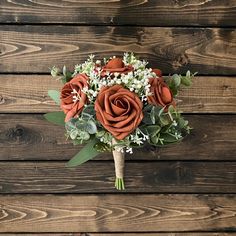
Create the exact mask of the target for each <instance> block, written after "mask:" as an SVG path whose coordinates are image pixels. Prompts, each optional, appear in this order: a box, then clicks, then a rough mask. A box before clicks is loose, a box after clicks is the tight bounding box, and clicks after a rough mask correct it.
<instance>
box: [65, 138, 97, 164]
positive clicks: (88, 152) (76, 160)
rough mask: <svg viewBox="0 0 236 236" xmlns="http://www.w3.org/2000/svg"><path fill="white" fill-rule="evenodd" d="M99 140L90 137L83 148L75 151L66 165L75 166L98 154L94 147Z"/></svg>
mask: <svg viewBox="0 0 236 236" xmlns="http://www.w3.org/2000/svg"><path fill="white" fill-rule="evenodd" d="M98 142H99V140H98V139H96V138H94V139H91V141H90V142H89V143H87V144H86V145H85V146H84V148H83V149H82V150H81V151H80V152H79V153H77V154H76V155H75V156H74V157H73V158H72V159H71V160H70V161H69V162H68V163H67V166H68V167H75V166H78V165H81V164H83V163H84V162H86V161H88V160H91V159H92V158H94V157H95V156H97V155H98V154H99V152H98V151H97V150H96V149H95V147H94V146H95V145H96V144H97V143H98Z"/></svg>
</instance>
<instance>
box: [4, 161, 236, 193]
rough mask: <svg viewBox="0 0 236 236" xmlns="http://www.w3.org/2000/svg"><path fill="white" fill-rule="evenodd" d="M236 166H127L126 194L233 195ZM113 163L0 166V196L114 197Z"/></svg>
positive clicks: (139, 164)
mask: <svg viewBox="0 0 236 236" xmlns="http://www.w3.org/2000/svg"><path fill="white" fill-rule="evenodd" d="M235 176H236V162H176V161H174V162H169V161H164V162H152V163H150V162H134V161H133V162H126V165H125V185H126V191H125V192H126V193H131V192H136V193H137V192H138V193H236V179H235ZM114 182H115V177H114V163H113V161H112V162H110V161H109V162H108V161H104V162H101V161H100V162H94V161H93V162H88V163H85V164H83V165H81V166H79V167H77V168H66V167H65V162H22V161H21V162H14V163H13V162H1V164H0V193H11V194H14V193H112V192H114V193H117V190H116V189H115V188H114Z"/></svg>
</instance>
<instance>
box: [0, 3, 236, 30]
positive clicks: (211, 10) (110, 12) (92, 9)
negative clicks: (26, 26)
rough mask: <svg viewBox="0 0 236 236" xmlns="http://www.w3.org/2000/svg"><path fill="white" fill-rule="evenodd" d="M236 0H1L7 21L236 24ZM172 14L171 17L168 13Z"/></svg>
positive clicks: (0, 14)
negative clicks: (22, 0)
mask: <svg viewBox="0 0 236 236" xmlns="http://www.w3.org/2000/svg"><path fill="white" fill-rule="evenodd" d="M235 12H236V1H235V0H226V1H221V0H214V1H211V0H210V1H209V0H198V1H196V0H190V1H155V0H149V1H145V0H132V1H131V0H130V1H119V0H118V1H109V0H104V1H97V0H90V1H83V0H77V1H68V0H67V1H63V0H60V1H49V0H39V1H30V0H25V1H24V2H23V3H22V2H21V1H19V0H14V1H7V0H2V1H1V8H0V21H1V22H5V23H63V24H65V23H75V24H110V25H157V26H161V25H170V26H179V25H186V26H188V25H196V26H199V25H204V26H208V25H211V26H221V25H222V26H235V17H236V13H235ZM166 16H168V17H166Z"/></svg>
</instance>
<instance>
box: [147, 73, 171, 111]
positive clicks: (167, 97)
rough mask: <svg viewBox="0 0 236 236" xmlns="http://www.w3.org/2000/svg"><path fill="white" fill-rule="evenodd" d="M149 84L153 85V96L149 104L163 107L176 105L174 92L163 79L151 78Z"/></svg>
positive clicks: (149, 98)
mask: <svg viewBox="0 0 236 236" xmlns="http://www.w3.org/2000/svg"><path fill="white" fill-rule="evenodd" d="M149 84H150V85H151V87H150V92H151V93H152V95H151V96H148V103H149V104H153V105H156V106H158V105H159V106H162V107H168V106H170V105H175V102H174V100H173V95H172V92H171V90H170V88H169V87H168V85H167V84H166V83H165V82H164V80H163V78H161V77H160V78H150V79H149Z"/></svg>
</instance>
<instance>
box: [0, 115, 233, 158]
mask: <svg viewBox="0 0 236 236" xmlns="http://www.w3.org/2000/svg"><path fill="white" fill-rule="evenodd" d="M186 118H187V119H188V120H189V122H190V125H191V126H192V127H194V129H193V130H192V133H191V134H190V135H189V136H188V138H186V139H185V140H184V141H183V142H182V143H179V144H173V145H170V146H168V147H163V148H152V147H145V148H143V149H141V150H140V149H138V150H135V152H134V154H133V155H127V159H134V158H135V159H137V160H235V153H236V119H235V115H188V116H186ZM0 120H1V122H0V160H68V159H69V158H71V157H72V156H73V155H75V154H76V153H77V152H78V151H79V150H80V149H81V147H79V146H73V145H72V144H71V143H70V142H69V141H66V139H65V136H64V128H63V127H61V126H57V125H53V124H51V123H49V122H47V121H46V120H44V118H43V117H42V115H35V114H34V115H33V114H32V115H30V114H1V115H0ZM100 159H102V160H105V159H111V155H110V154H109V153H106V154H102V155H101V156H100V157H98V159H97V160H100Z"/></svg>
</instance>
